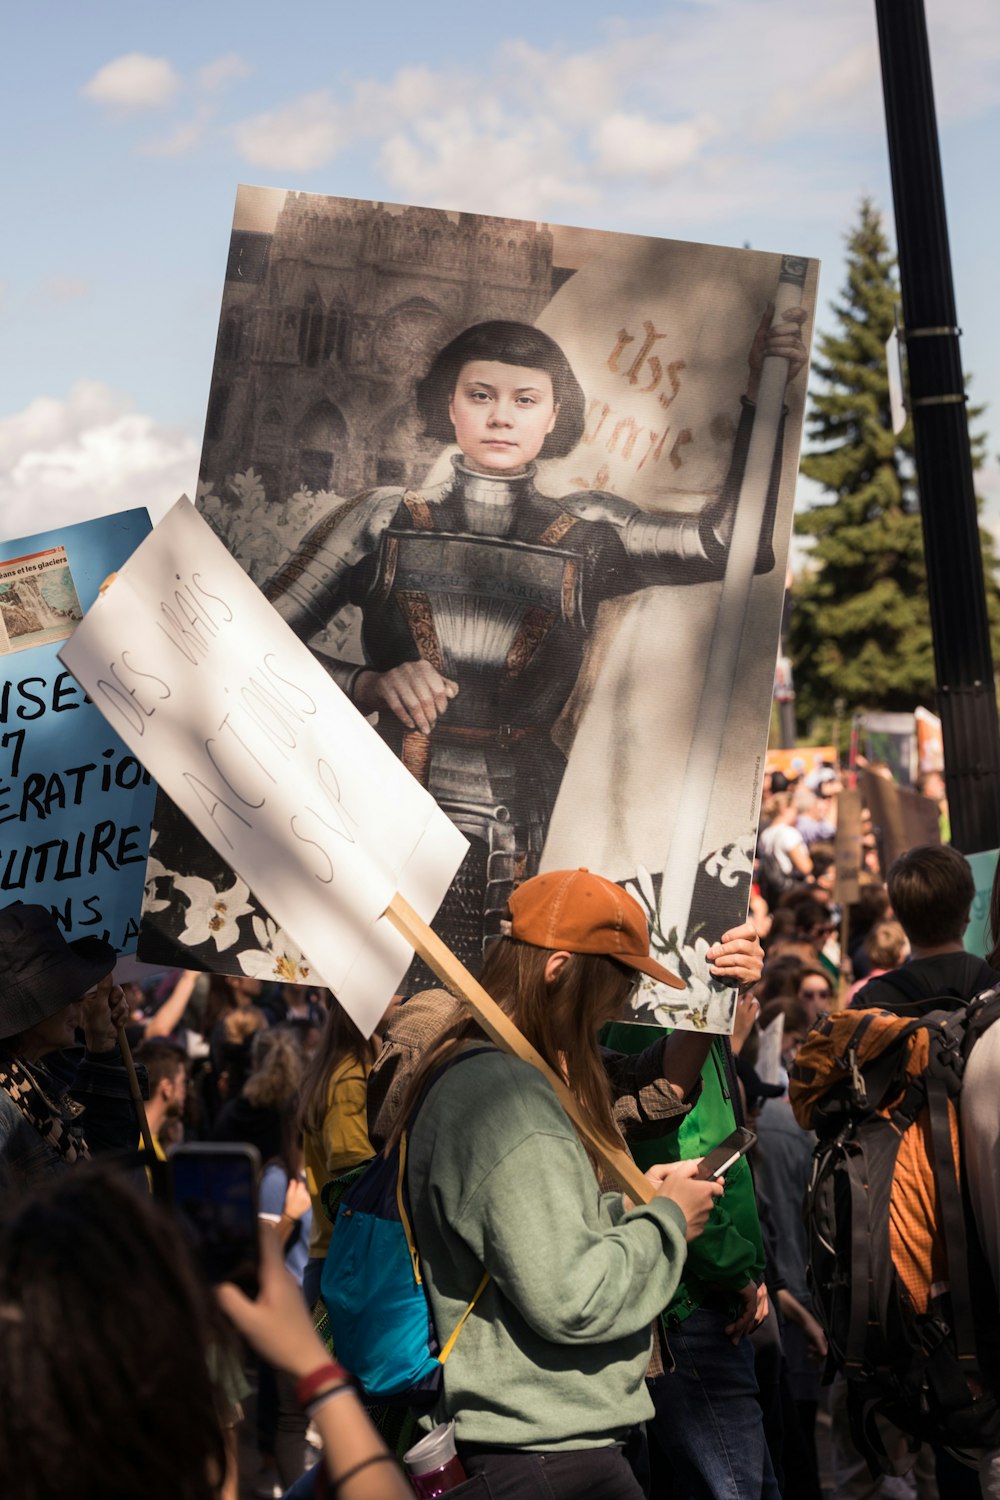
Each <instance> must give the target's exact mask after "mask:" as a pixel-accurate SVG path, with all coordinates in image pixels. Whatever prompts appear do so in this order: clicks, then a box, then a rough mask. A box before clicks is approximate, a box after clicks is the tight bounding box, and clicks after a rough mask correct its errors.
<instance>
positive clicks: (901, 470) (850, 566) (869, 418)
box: [789, 199, 1000, 728]
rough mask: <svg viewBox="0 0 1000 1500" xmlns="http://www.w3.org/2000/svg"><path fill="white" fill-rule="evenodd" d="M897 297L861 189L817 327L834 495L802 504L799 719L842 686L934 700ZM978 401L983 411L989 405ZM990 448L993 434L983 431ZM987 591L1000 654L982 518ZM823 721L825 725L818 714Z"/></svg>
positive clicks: (857, 703) (821, 469) (823, 474)
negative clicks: (834, 290)
mask: <svg viewBox="0 0 1000 1500" xmlns="http://www.w3.org/2000/svg"><path fill="white" fill-rule="evenodd" d="M898 300H899V293H898V289H897V283H896V277H895V261H894V258H893V255H892V252H891V250H890V248H889V244H888V241H887V240H886V237H885V234H884V232H883V230H882V225H881V221H880V217H879V214H878V212H877V210H876V209H875V207H874V205H873V204H872V203H871V201H870V200H868V199H864V200H863V201H862V203H861V210H860V215H859V220H858V224H857V226H856V227H855V229H854V230H853V231H852V232H851V233H850V234H849V235H848V237H847V281H846V285H845V287H844V289H843V292H842V294H841V298H840V300H839V301H838V302H836V303H835V304H834V309H833V310H834V313H835V315H836V319H837V327H836V330H835V331H834V332H833V333H825V334H822V335H821V336H820V338H819V340H818V350H819V355H818V358H817V359H816V360H815V362H814V364H813V371H814V373H815V375H817V376H818V377H819V380H820V382H821V387H820V389H819V391H818V392H817V393H815V394H814V395H813V396H812V400H811V409H810V412H809V416H808V419H807V434H808V438H809V440H810V441H811V443H812V445H813V446H812V447H811V450H810V451H809V452H808V453H806V454H805V455H804V456H803V459H802V472H803V474H805V475H807V476H808V477H809V478H810V479H814V480H816V481H817V482H818V483H819V484H821V485H822V486H823V488H824V489H825V490H827V491H828V492H829V495H830V497H831V498H829V499H823V500H821V501H819V502H817V503H816V504H813V505H810V506H809V507H808V508H807V509H805V510H804V511H802V512H801V513H800V514H799V515H797V516H796V518H795V526H796V531H797V532H798V533H799V534H800V535H804V536H809V537H812V538H813V543H812V546H811V548H810V551H809V559H808V562H807V564H806V567H805V568H804V569H803V570H802V572H801V574H800V576H799V577H798V578H797V579H796V581H795V584H794V585H793V593H792V602H793V608H792V617H791V626H790V631H789V647H790V654H791V657H792V661H793V664H794V672H795V688H796V713H797V717H798V719H799V723H800V727H802V728H808V727H810V726H812V725H813V724H814V721H816V720H817V719H818V720H827V721H829V719H830V718H831V717H832V715H833V712H834V703H835V700H836V699H838V698H840V699H842V700H843V702H844V705H845V708H846V711H847V714H848V716H849V715H850V714H851V713H852V712H854V711H855V710H863V709H894V710H902V711H905V710H910V709H913V708H915V707H916V706H917V705H918V704H920V703H923V704H924V705H925V706H927V707H933V706H934V701H935V679H934V656H933V648H932V643H931V628H930V613H929V606H928V599H927V579H926V573H925V570H924V548H923V535H922V532H921V523H920V508H919V498H918V495H917V489H916V477H915V471H914V464H913V433H912V428H911V426H910V423H909V422H907V424H906V426H905V428H904V429H903V431H902V432H901V433H900V434H899V435H898V436H897V435H895V434H894V433H893V431H892V420H891V416H890V409H889V380H888V374H887V371H886V359H885V342H886V339H887V338H888V337H889V335H890V333H891V332H892V327H893V320H894V308H895V306H896V304H897V302H898ZM981 410H982V409H981V408H979V409H978V410H976V409H973V410H972V411H970V416H971V417H973V418H975V417H976V416H977V415H978V414H979V411H981ZM972 447H973V463H974V464H975V465H976V466H977V467H978V464H979V463H980V462H982V457H983V449H984V447H985V434H978V435H976V436H974V437H973V438H972ZM980 535H981V537H982V540H983V553H984V559H983V560H984V564H985V568H986V587H987V601H988V605H989V611H990V621H991V628H992V634H993V637H994V642H993V651H994V657H995V659H996V660H997V661H998V663H1000V651H998V647H1000V596H998V593H997V587H996V581H995V576H994V574H995V568H996V559H995V557H994V555H993V546H992V538H991V537H989V536H988V534H984V533H983V532H982V531H981V532H980ZM816 727H817V728H819V727H820V726H818V725H817V726H816Z"/></svg>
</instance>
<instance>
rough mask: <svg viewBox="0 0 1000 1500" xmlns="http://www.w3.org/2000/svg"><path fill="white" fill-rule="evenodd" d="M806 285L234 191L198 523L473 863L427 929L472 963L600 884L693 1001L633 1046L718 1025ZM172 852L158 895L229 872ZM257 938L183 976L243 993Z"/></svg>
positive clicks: (639, 250) (798, 399) (152, 947)
mask: <svg viewBox="0 0 1000 1500" xmlns="http://www.w3.org/2000/svg"><path fill="white" fill-rule="evenodd" d="M816 280H817V266H816V264H815V262H812V261H807V260H803V259H799V258H795V257H787V256H786V257H783V256H781V255H777V254H764V253H757V252H751V251H737V250H729V249H721V248H718V247H714V246H706V245H689V244H683V243H678V242H672V241H665V240H658V239H652V238H648V237H640V236H631V235H618V234H608V233H604V232H596V231H588V230H581V229H572V228H566V227H563V226H557V225H548V224H539V223H528V222H522V221H520V220H515V219H495V218H488V217H484V216H479V215H472V214H458V213H450V212H446V211H444V210H436V209H424V208H412V207H402V206H398V205H391V204H374V203H366V202H362V201H358V200H347V199H335V198H324V197H319V196H315V195H309V194H300V193H284V192H280V191H272V190H264V189H254V188H241V189H240V191H239V194H238V198H237V207H236V217H235V221H234V228H233V236H232V241H231V246H230V255H229V264H228V270H227V276H226V283H225V291H224V295H223V303H222V312H221V318H220V326H219V338H218V344H217V349H216V359H215V367H214V371H213V379H212V385H211V392H210V398H209V407H208V414H207V418H206V428H205V442H204V448H203V455H202V474H201V483H200V485H199V493H198V506H199V508H200V509H201V511H202V513H203V514H204V516H205V517H206V519H208V520H209V521H210V523H211V524H212V526H213V527H214V529H215V530H216V532H217V534H218V535H219V536H220V537H221V538H222V539H223V540H224V541H225V543H226V545H227V546H228V547H229V549H230V550H231V552H232V553H233V555H234V556H235V557H236V558H237V559H238V560H239V561H240V562H241V564H242V565H243V566H244V567H245V568H246V569H247V571H249V572H250V574H251V576H252V577H253V578H254V580H255V581H256V582H258V583H259V584H261V585H262V586H263V587H264V589H265V592H266V593H267V595H268V597H269V598H270V599H271V600H272V602H273V603H274V604H275V606H276V607H277V608H278V610H279V611H280V612H281V613H282V615H283V616H284V617H285V618H286V619H287V620H288V621H289V623H290V624H291V625H292V627H293V629H295V630H296V632H297V633H298V634H299V635H300V637H301V638H302V639H303V640H305V641H308V642H309V644H310V645H311V647H312V649H313V651H314V652H315V653H316V655H317V657H318V659H319V660H320V661H321V662H322V663H323V664H324V666H325V667H326V669H327V670H328V671H329V672H330V674H331V676H333V678H334V680H335V681H337V682H338V683H339V684H340V685H341V686H342V687H343V688H344V689H345V691H347V692H348V694H349V695H350V696H351V698H352V701H354V703H355V704H356V706H357V707H358V708H359V709H360V710H361V711H362V712H365V713H373V714H377V716H378V718H377V723H378V729H379V733H380V734H381V735H382V736H383V738H384V739H385V740H386V742H387V743H388V744H389V745H390V746H391V748H392V749H393V750H394V751H395V753H397V754H398V755H399V756H400V757H401V758H402V759H403V761H404V763H405V764H406V765H407V766H408V767H409V769H410V770H411V771H412V772H413V774H414V775H415V776H416V777H417V778H418V779H419V780H420V782H421V783H422V784H423V785H424V786H425V787H426V788H427V789H428V790H429V791H430V792H431V793H432V795H433V796H434V797H435V798H436V800H437V801H438V803H439V804H440V806H441V807H442V808H444V809H445V811H447V812H448V814H449V816H450V817H452V819H453V820H454V821H455V823H456V824H457V825H458V827H459V828H460V829H461V830H462V832H463V833H464V834H465V835H466V837H467V838H468V839H469V841H470V852H469V854H468V856H467V858H466V860H465V861H464V863H463V866H462V868H461V870H460V871H459V873H458V876H457V878H456V880H455V882H454V884H453V886H452V889H451V891H450V892H449V894H448V896H447V897H446V898H445V901H444V904H443V906H442V909H441V911H440V912H439V914H438V917H437V919H436V923H435V925H436V926H437V928H438V930H439V931H440V932H441V934H442V935H443V936H444V938H445V939H446V941H447V942H448V943H449V944H450V946H451V947H452V948H453V949H454V951H455V952H456V953H457V954H458V956H459V957H460V958H462V959H463V961H464V962H466V963H467V964H468V965H469V966H470V967H471V968H473V969H474V970H475V969H477V968H478V966H479V963H480V961H481V956H482V951H483V945H484V942H485V941H488V940H489V939H490V937H491V936H493V935H494V934H495V933H497V932H498V931H500V930H501V929H502V923H503V916H504V911H505V907H506V902H507V898H508V896H509V894H510V891H511V889H512V888H513V886H514V884H515V883H516V882H517V881H519V880H521V879H524V878H526V877H527V876H529V875H531V874H532V873H534V872H535V871H536V870H539V869H545V868H558V867H560V866H573V865H587V866H589V867H590V868H592V869H595V870H598V871H600V872H601V873H602V874H605V875H608V876H610V877H612V878H614V879H616V880H618V881H620V882H622V883H623V884H624V885H626V887H627V888H628V889H629V890H630V891H632V892H633V893H634V894H635V895H636V896H637V898H638V899H639V900H640V901H641V902H642V904H643V905H644V907H645V909H646V911H647V914H648V916H649V920H650V926H651V930H652V934H653V942H654V948H655V951H657V952H658V953H659V954H660V955H661V956H662V957H663V958H664V960H665V961H666V962H668V963H673V964H674V965H675V966H676V968H677V969H678V971H679V972H680V973H681V974H682V976H683V977H684V978H685V979H686V980H687V981H688V984H689V988H688V991H687V993H686V995H679V994H678V992H675V991H671V992H659V991H656V990H655V989H654V990H646V991H644V992H643V994H642V995H641V997H640V1001H639V1007H638V1009H637V1013H636V1015H637V1019H657V1020H659V1021H661V1022H663V1023H665V1024H690V1025H695V1026H708V1027H709V1028H711V1029H713V1030H721V1031H725V1030H728V1029H729V1025H730V1021H731V1016H732V992H731V991H728V990H725V989H722V988H720V987H719V986H717V985H715V984H714V982H713V981H711V979H710V976H709V975H708V971H707V965H706V963H705V959H704V954H705V950H706V949H707V947H708V946H709V944H710V942H712V941H713V940H714V939H715V938H717V937H718V936H719V935H720V934H721V932H722V931H724V930H725V928H727V927H728V926H731V925H732V924H733V923H734V922H738V921H740V920H742V919H743V916H744V915H745V911H746V904H747V898H748V894H749V884H750V875H751V861H752V852H753V842H754V837H755V833H756V824H757V813H758V805H759V798H760V788H761V782H762V775H763V765H764V750H765V744H766V738H767V726H768V716H769V711H770V700H771V689H772V683H773V674H774V662H775V658H776V652H777V644H778V630H779V622H780V614H781V605H782V598H783V589H784V575H785V559H786V554H787V544H788V536H789V530H790V524H791V512H792V503H793V496H794V481H795V474H796V469H797V457H798V446H799V435H800V430H801V422H802V414H803V405H804V395H805V374H804V371H805V366H806V363H807V353H808V340H809V335H810V331H811V327H812V316H813V310H814V307H815V300H816ZM772 325H773V326H772ZM456 362H457V363H456ZM472 366H474V368H473V369H471V376H475V377H477V380H478V383H475V382H473V381H472V380H471V377H470V367H472ZM776 368H777V369H778V370H779V376H778V379H779V381H780V384H779V385H778V387H777V392H776V396H777V399H775V389H774V386H775V379H774V372H775V369H776ZM463 371H464V372H465V374H464V376H463ZM511 371H515V372H519V379H520V384H518V383H517V381H514V380H513V377H511V376H510V372H511ZM460 376H463V380H462V383H461V389H459V377H460ZM466 377H470V378H466ZM484 413H485V414H484ZM496 422H499V424H500V425H499V428H494V427H493V426H492V425H491V424H493V423H496ZM748 527H749V528H750V535H749V539H748V537H747V535H746V532H747V528H748ZM748 540H749V552H748ZM748 556H749V566H747V557H748ZM740 570H743V571H744V572H745V574H746V576H745V578H744V580H743V583H742V585H739V579H738V576H737V575H738V574H739V573H740ZM734 579H735V580H736V581H735V583H734ZM720 643H721V649H720ZM432 720H433V724H432V723H431V721H432ZM428 730H429V732H427V731H428ZM156 826H157V839H156V857H157V859H158V860H159V861H160V862H161V864H162V866H163V868H165V869H166V870H168V871H170V872H172V873H173V874H175V875H176V876H178V877H180V880H183V879H185V878H187V877H189V876H190V875H192V874H197V875H198V876H199V877H200V878H203V879H206V880H209V881H210V882H212V883H213V884H214V885H215V886H216V887H217V889H220V890H221V889H223V888H224V887H225V886H226V884H227V883H228V882H230V881H231V876H230V874H229V872H228V871H227V869H226V867H225V866H224V864H222V863H221V862H220V861H219V860H218V859H217V858H216V857H215V856H214V855H213V853H212V851H211V850H209V849H208V848H207V847H206V846H205V845H204V844H203V842H202V841H200V840H199V839H198V838H197V837H196V835H195V834H194V832H193V830H191V829H190V828H189V827H187V826H186V825H185V823H184V821H183V819H181V818H179V817H178V816H177V814H176V811H175V810H174V809H172V808H171V807H170V806H169V804H167V803H166V802H165V801H164V802H163V803H161V806H160V807H159V808H158V812H157V818H156ZM180 880H176V881H175V882H174V888H173V889H174V895H173V898H172V899H169V898H165V897H164V898H163V899H166V900H167V904H166V905H163V904H161V903H160V902H159V901H158V903H157V909H156V910H152V909H148V910H147V912H146V914H145V915H144V923H143V938H142V941H141V944H140V951H141V952H142V953H143V955H144V956H147V957H149V958H150V959H152V960H156V959H158V958H171V957H177V956H178V954H179V950H178V948H177V944H178V942H179V941H180V940H181V935H182V933H183V932H184V931H185V930H186V927H187V915H186V904H185V900H184V896H183V887H182V885H181V884H180ZM163 889H165V887H164V888H163ZM160 894H161V897H162V896H163V892H162V890H161V892H160ZM260 919H261V913H260V912H255V913H254V914H253V915H247V916H245V917H241V919H240V923H239V931H238V933H237V935H236V936H235V937H233V938H232V940H231V941H230V942H229V943H227V944H226V945H225V946H221V945H219V944H218V943H216V942H211V941H209V942H205V943H203V944H200V945H194V946H193V951H192V952H188V953H187V954H186V956H185V961H187V962H192V961H195V962H197V961H202V962H205V963H210V964H211V966H212V967H215V968H221V969H224V970H231V971H233V972H240V971H241V969H242V967H243V959H242V954H243V953H244V951H246V950H259V946H260V945H259V942H258V941H257V938H256V936H255V933H254V926H255V920H256V921H257V922H259V920H260ZM186 946H188V947H190V946H191V945H190V944H187V945H186ZM428 978H429V976H428V975H426V973H424V974H420V973H418V972H416V971H414V972H413V973H412V974H411V976H410V978H409V980H408V982H407V989H408V990H412V989H413V988H414V987H417V986H418V985H419V984H421V983H425V982H427V980H428Z"/></svg>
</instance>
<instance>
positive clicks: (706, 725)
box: [660, 255, 808, 947]
mask: <svg viewBox="0 0 1000 1500" xmlns="http://www.w3.org/2000/svg"><path fill="white" fill-rule="evenodd" d="M807 269H808V261H806V260H804V259H801V258H800V257H798V256H792V255H786V256H783V257H782V262H781V272H780V274H779V276H778V286H777V290H776V292H775V297H774V317H773V319H772V323H771V326H772V328H773V327H775V326H776V324H778V323H779V322H780V320H781V318H782V316H783V314H784V313H786V312H787V311H788V310H789V309H790V308H793V307H799V306H801V304H802V295H803V291H804V288H805V278H806V271H807ZM787 383H788V361H787V359H785V358H783V357H781V356H779V355H768V356H767V357H766V358H765V359H764V362H763V365H762V367H761V372H760V385H759V388H758V392H757V410H756V414H755V417H754V424H753V432H752V434H751V437H750V446H749V450H748V452H747V460H746V466H745V468H744V471H743V483H742V485H741V486H740V496H739V502H738V504H737V507H736V518H735V521H734V524H733V534H732V538H731V540H730V543H729V554H728V557H727V560H726V572H725V577H724V579H723V583H722V595H721V598H720V600H719V608H718V612H717V614H716V617H715V628H714V630H713V633H712V643H711V646H710V647H709V653H708V661H707V662H706V664H705V675H704V679H703V683H702V690H701V700H700V702H699V705H698V714H697V718H696V719H695V727H694V733H693V734H692V737H691V744H690V747H689V749H688V757H687V765H686V767H685V771H684V780H683V783H682V787H681V793H680V796H679V797H678V800H677V817H676V821H675V824H674V830H673V836H672V838H671V841H670V850H669V853H668V856H667V858H666V860H665V862H664V873H663V886H662V890H661V893H660V914H661V917H662V921H663V928H664V930H668V929H669V928H670V927H676V929H677V938H678V944H679V945H680V946H681V947H683V946H684V943H685V941H686V938H687V929H688V923H689V921H690V918H691V907H692V903H693V900H694V888H695V882H696V880H697V878H698V868H699V866H700V863H701V858H702V846H703V844H704V840H705V826H706V822H707V818H708V809H709V806H710V803H711V799H712V788H713V786H714V783H715V778H716V774H717V772H718V768H719V758H720V756H721V754H722V748H723V743H724V739H725V733H726V721H727V719H728V716H729V709H730V705H731V703H732V698H733V692H734V690H735V687H736V674H737V672H738V670H739V660H740V649H741V647H742V644H743V632H744V629H745V626H746V620H747V613H748V610H749V608H750V595H751V591H752V589H753V581H754V575H755V572H756V567H757V552H758V549H759V547H760V537H761V531H762V529H763V524H764V516H765V514H766V510H767V496H768V490H769V487H770V482H771V469H772V466H773V463H774V445H775V442H776V441H777V437H778V432H779V429H780V426H781V414H782V409H783V407H784V401H785V386H786V385H787Z"/></svg>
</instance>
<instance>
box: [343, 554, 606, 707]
mask: <svg viewBox="0 0 1000 1500" xmlns="http://www.w3.org/2000/svg"><path fill="white" fill-rule="evenodd" d="M580 583H581V580H580V567H579V559H578V558H577V557H576V556H575V555H574V554H573V553H571V552H568V551H565V550H562V549H560V548H558V547H554V546H545V545H542V544H538V543H531V542H524V541H517V540H512V539H510V538H508V537H493V536H485V535H481V534H480V535H468V534H461V533H450V534H449V533H447V532H444V533H442V532H438V531H431V530H425V531H419V530H410V529H403V528H398V527H395V526H393V527H390V528H389V529H388V531H387V532H386V534H385V536H384V537H383V539H382V545H381V551H380V555H379V562H378V567H377V569H376V576H375V579H374V581H373V584H372V587H371V590H370V592H369V594H368V597H367V599H366V601H365V607H364V614H365V646H366V649H367V651H368V652H369V657H370V660H371V662H372V664H373V666H375V667H376V668H377V669H378V670H383V671H384V670H386V669H387V668H389V667H391V666H395V665H397V664H398V663H399V662H401V661H405V660H413V659H414V658H415V657H416V656H418V655H419V656H421V657H423V659H424V660H425V661H428V662H430V663H431V665H432V666H434V667H436V668H437V670H438V671H439V672H440V673H441V674H442V675H443V676H445V677H449V678H451V679H453V680H454V681H455V682H457V683H458V686H459V694H458V697H457V698H456V700H455V702H454V705H453V707H452V708H451V709H450V710H449V714H448V718H449V719H454V720H455V721H456V722H461V723H462V724H464V725H468V726H470V727H471V726H477V725H482V726H484V727H494V726H496V725H497V724H498V723H499V722H505V723H509V724H515V725H537V726H542V725H550V724H551V723H552V722H553V720H554V717H555V716H557V715H558V713H559V711H560V710H561V708H562V705H563V704H564V703H565V701H566V698H567V697H568V695H569V693H570V691H571V690H572V687H573V684H574V683H575V681H576V677H577V673H578V671H579V667H580V659H581V655H582V650H583V641H584V636H583V630H582V614H581V600H580Z"/></svg>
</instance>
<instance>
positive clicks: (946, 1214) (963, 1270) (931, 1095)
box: [927, 1074, 978, 1369]
mask: <svg viewBox="0 0 1000 1500" xmlns="http://www.w3.org/2000/svg"><path fill="white" fill-rule="evenodd" d="M927 1105H928V1112H929V1115H930V1126H931V1140H932V1142H933V1146H934V1176H935V1179H936V1181H937V1189H938V1202H939V1203H940V1205H941V1229H942V1232H943V1239H944V1246H945V1253H946V1255H947V1258H948V1281H949V1285H950V1291H951V1321H952V1326H953V1327H954V1330H955V1353H956V1356H957V1358H958V1361H959V1364H961V1365H965V1366H967V1367H969V1368H972V1369H975V1368H976V1367H977V1364H978V1361H977V1358H976V1333H975V1327H974V1324H973V1317H972V1293H971V1290H970V1286H969V1264H968V1248H967V1245H966V1235H965V1214H964V1211H963V1208H962V1196H961V1192H960V1189H959V1185H958V1172H957V1163H956V1161H955V1154H954V1151H953V1150H952V1143H951V1112H950V1110H949V1108H948V1088H947V1084H946V1083H945V1081H944V1079H943V1078H940V1077H935V1076H934V1075H933V1074H929V1075H928V1077H927Z"/></svg>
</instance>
